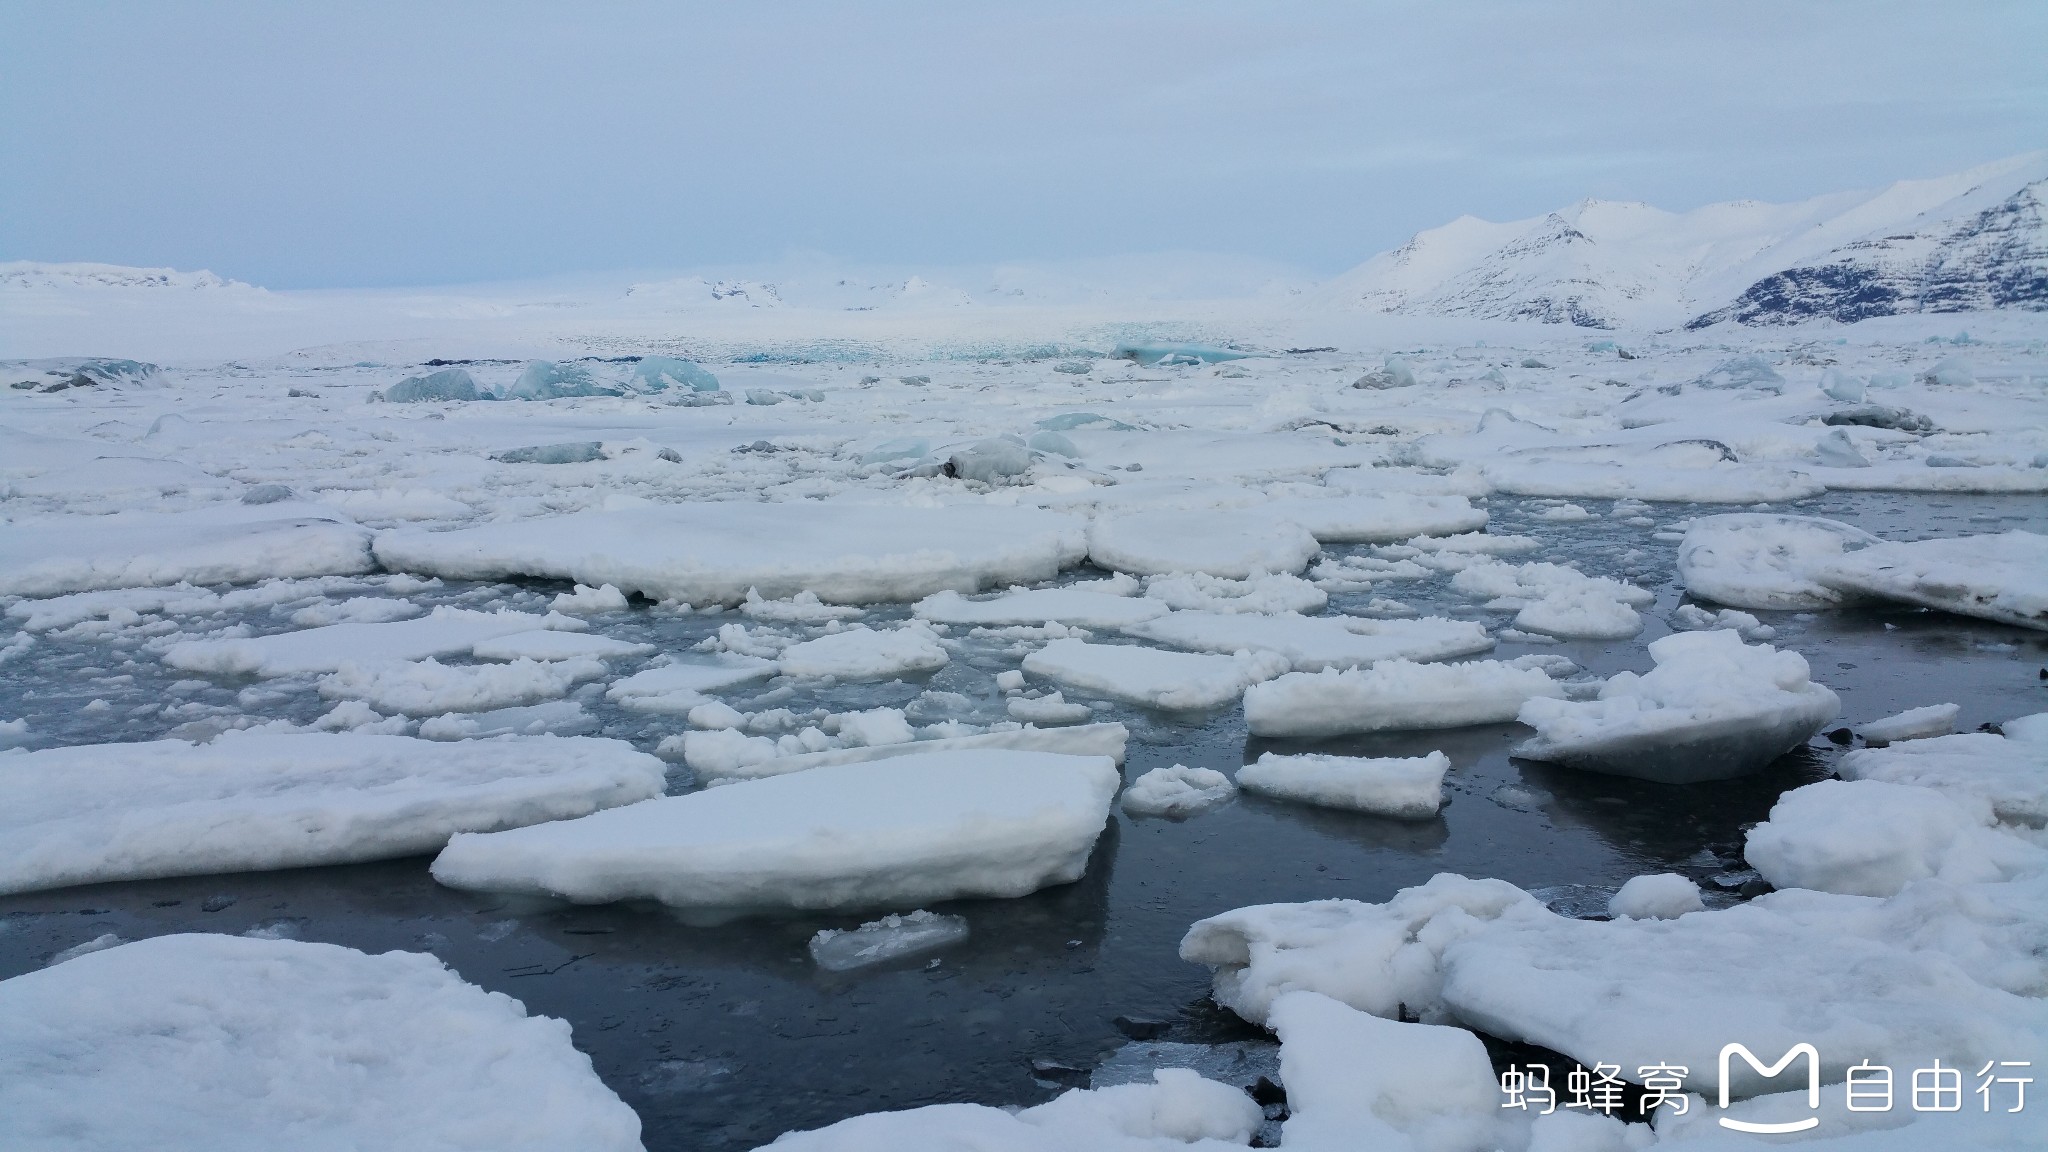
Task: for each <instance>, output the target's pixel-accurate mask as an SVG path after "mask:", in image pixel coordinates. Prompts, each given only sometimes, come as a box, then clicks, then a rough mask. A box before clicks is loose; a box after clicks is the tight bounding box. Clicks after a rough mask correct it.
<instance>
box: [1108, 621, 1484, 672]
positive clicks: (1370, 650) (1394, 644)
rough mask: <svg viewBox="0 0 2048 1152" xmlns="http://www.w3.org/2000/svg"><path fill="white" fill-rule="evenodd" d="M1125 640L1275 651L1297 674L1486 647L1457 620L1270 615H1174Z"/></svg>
mask: <svg viewBox="0 0 2048 1152" xmlns="http://www.w3.org/2000/svg"><path fill="white" fill-rule="evenodd" d="M1124 631H1125V632H1127V633H1129V634H1130V635H1132V636H1137V637H1140V638H1141V639H1145V640H1154V641H1157V642H1159V643H1162V644H1171V645H1173V646H1174V647H1176V648H1186V649H1190V650H1192V651H1196V652H1222V653H1232V652H1240V651H1246V650H1249V651H1254V652H1257V651H1265V652H1277V653H1279V654H1280V655H1281V656H1284V657H1286V658H1287V661H1288V664H1289V666H1290V667H1292V668H1294V669H1295V670H1297V671H1302V672H1320V671H1322V670H1323V669H1324V668H1354V667H1357V666H1359V665H1362V664H1372V663H1374V662H1376V661H1380V660H1393V659H1401V660H1415V661H1424V660H1443V659H1448V658H1449V657H1452V656H1469V655H1471V654H1472V653H1474V652H1484V651H1486V650H1487V649H1489V648H1491V647H1493V638H1492V637H1491V636H1488V635H1487V634H1486V629H1485V628H1484V627H1483V626H1481V625H1479V624H1476V623H1473V622H1471V621H1464V620H1445V619H1442V618H1440V617H1435V616H1430V617H1425V618H1423V619H1420V620H1369V619H1365V618H1363V617H1357V616H1299V615H1296V614H1294V613H1292V612H1287V613H1279V614H1275V615H1271V616H1252V615H1244V614H1234V615H1233V614H1225V613H1215V612H1175V613H1173V614H1171V615H1168V616H1161V617H1159V618H1158V619H1155V620H1150V621H1146V622H1144V623H1141V624H1133V625H1130V626H1127V627H1126V628H1125V629H1124Z"/></svg>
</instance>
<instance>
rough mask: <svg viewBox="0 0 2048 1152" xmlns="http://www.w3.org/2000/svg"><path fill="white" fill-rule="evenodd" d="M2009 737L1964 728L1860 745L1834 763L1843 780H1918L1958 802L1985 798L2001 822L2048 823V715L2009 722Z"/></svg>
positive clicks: (2030, 824)
mask: <svg viewBox="0 0 2048 1152" xmlns="http://www.w3.org/2000/svg"><path fill="white" fill-rule="evenodd" d="M2004 728H2005V735H2003V736H1994V735H1992V734H1991V733H1989V732H1964V733H1959V734H1957V735H1954V736H1936V737H1932V738H1930V739H1925V740H1908V741H1906V742H1904V743H1901V744H1893V745H1891V746H1890V747H1887V748H1858V749H1855V750H1853V751H1851V752H1850V753H1848V754H1847V755H1845V756H1843V757H1842V759H1841V760H1840V762H1838V763H1837V764H1836V766H1835V771H1836V772H1838V773H1839V774H1840V775H1841V776H1842V777H1843V778H1844V779H1848V780H1886V781H1890V782H1892V783H1895V784H1917V785H1920V786H1922V787H1925V788H1932V789H1934V790H1935V791H1937V792H1942V793H1945V794H1947V795H1949V796H1951V797H1953V798H1955V799H1957V800H1959V801H1982V802H1984V803H1988V804H1990V805H1991V810H1992V811H1993V812H1994V813H1995V814H1996V815H1997V816H1998V818H1999V819H2000V820H2003V821H2006V822H2008V823H2011V824H2021V825H2028V826H2031V827H2036V828H2038V827H2041V826H2042V825H2043V824H2048V731H2042V732H2036V731H2034V729H2036V728H2048V713H2042V714H2041V715H2040V716H2035V717H2022V718H2021V719H2019V720H2008V721H2006V722H2005V725H2004Z"/></svg>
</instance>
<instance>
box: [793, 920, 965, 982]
mask: <svg viewBox="0 0 2048 1152" xmlns="http://www.w3.org/2000/svg"><path fill="white" fill-rule="evenodd" d="M965 939H967V921H966V919H965V918H964V917H960V916H940V915H938V914H936V913H933V912H927V911H925V910H923V909H919V910H917V911H915V912H912V913H909V914H908V915H902V916H897V915H889V916H884V917H882V918H881V919H880V920H870V921H868V922H867V923H865V924H862V925H861V926H860V927H858V928H855V929H852V930H851V931H841V930H839V929H835V928H826V929H823V930H821V931H820V932H819V933H818V934H817V935H815V936H813V937H811V959H813V960H815V961H817V963H818V967H820V968H823V969H824V970H825V971H827V972H848V971H852V970H853V969H855V968H866V967H868V966H869V965H873V964H885V963H887V962H889V961H891V960H896V959H900V958H902V957H905V956H916V955H920V954H922V953H926V952H934V951H937V950H938V949H940V948H949V947H951V946H953V945H955V944H958V943H959V942H961V941H962V940H965Z"/></svg>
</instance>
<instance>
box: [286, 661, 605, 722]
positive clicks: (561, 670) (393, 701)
mask: <svg viewBox="0 0 2048 1152" xmlns="http://www.w3.org/2000/svg"><path fill="white" fill-rule="evenodd" d="M609 672H610V669H609V668H607V667H606V666H605V663H604V661H602V660H594V659H591V658H590V657H587V656H579V657H577V658H575V659H570V660H550V661H547V662H541V661H536V660H528V659H524V658H521V659H518V660H514V661H512V662H511V663H509V664H443V663H441V662H440V661H438V660H434V659H431V658H430V659H426V660H367V661H361V662H358V661H354V660H345V661H343V662H342V665H341V667H340V668H338V669H336V670H335V671H333V672H330V673H328V674H327V675H325V676H322V677H321V678H320V681H319V690H320V695H322V696H325V697H327V698H328V699H330V700H360V701H362V702H363V703H365V704H368V705H369V706H370V707H372V708H375V709H377V710H378V711H380V712H402V713H404V714H405V715H408V716H436V715H439V714H441V713H443V712H481V711H485V710H489V709H495V708H508V707H512V706H514V705H519V704H530V703H533V702H535V701H538V700H553V699H555V698H557V697H560V696H562V695H564V694H566V693H567V692H568V691H569V689H570V688H572V687H574V686H576V685H577V684H580V683H582V682H583V681H585V680H595V679H598V678H600V677H603V676H605V675H607V674H609Z"/></svg>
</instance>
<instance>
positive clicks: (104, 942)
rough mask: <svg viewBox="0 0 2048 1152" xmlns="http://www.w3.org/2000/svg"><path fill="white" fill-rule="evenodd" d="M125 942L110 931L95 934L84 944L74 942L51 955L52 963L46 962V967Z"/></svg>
mask: <svg viewBox="0 0 2048 1152" xmlns="http://www.w3.org/2000/svg"><path fill="white" fill-rule="evenodd" d="M123 943H126V941H124V940H122V939H121V938H120V937H119V936H116V935H115V934H113V933H112V932H108V933H105V934H103V935H99V936H95V937H93V938H92V939H90V940H87V941H86V942H85V943H83V944H73V945H72V946H71V947H69V948H66V949H64V950H63V951H62V952H59V953H57V954H56V955H55V956H52V957H50V963H49V964H45V965H44V967H45V968H47V967H49V966H50V965H53V964H62V963H63V962H65V961H66V960H74V959H77V958H78V957H80V956H83V955H85V954H86V953H88V952H98V951H101V950H103V949H107V948H112V947H114V946H115V945H117V944H123Z"/></svg>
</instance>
